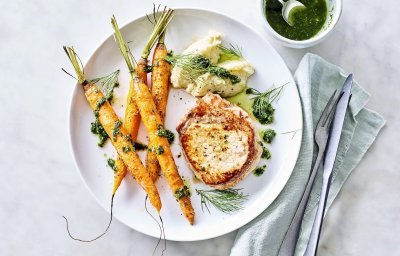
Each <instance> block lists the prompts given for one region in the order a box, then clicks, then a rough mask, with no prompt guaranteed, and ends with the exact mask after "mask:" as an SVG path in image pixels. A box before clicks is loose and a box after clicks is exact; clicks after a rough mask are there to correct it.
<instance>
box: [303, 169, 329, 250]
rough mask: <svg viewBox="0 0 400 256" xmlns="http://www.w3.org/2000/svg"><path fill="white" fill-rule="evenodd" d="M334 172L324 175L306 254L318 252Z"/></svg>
mask: <svg viewBox="0 0 400 256" xmlns="http://www.w3.org/2000/svg"><path fill="white" fill-rule="evenodd" d="M331 180H332V173H330V174H329V175H324V176H323V179H322V190H321V197H320V199H319V203H318V210H317V215H316V216H315V220H314V224H313V226H312V229H311V234H310V240H308V244H307V249H306V252H305V253H304V256H314V255H316V254H317V249H318V243H319V237H320V235H321V228H322V222H323V219H324V214H325V207H326V201H327V199H328V194H329V188H330V187H331Z"/></svg>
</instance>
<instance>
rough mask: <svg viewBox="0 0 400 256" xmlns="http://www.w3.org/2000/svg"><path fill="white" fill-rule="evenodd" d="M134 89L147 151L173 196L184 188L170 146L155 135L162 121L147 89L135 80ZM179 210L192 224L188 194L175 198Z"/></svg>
mask: <svg viewBox="0 0 400 256" xmlns="http://www.w3.org/2000/svg"><path fill="white" fill-rule="evenodd" d="M133 85H134V86H133V87H134V89H135V93H134V95H135V101H136V102H137V106H138V109H139V111H140V114H141V116H142V117H143V124H144V126H145V127H146V130H147V133H148V135H149V141H150V143H149V150H151V151H153V152H154V153H155V154H156V156H157V160H158V162H159V164H160V167H161V170H162V171H163V173H164V176H165V178H166V180H167V182H168V185H169V187H170V188H171V190H172V192H173V193H174V195H175V196H177V195H178V192H179V191H180V190H182V189H183V188H184V183H183V180H182V178H181V176H180V175H179V172H178V168H177V167H176V164H175V161H174V158H173V155H172V152H171V149H170V145H169V143H168V140H167V139H166V138H165V137H161V136H158V135H157V129H158V127H159V125H162V120H161V117H160V115H159V114H158V112H157V109H156V105H155V103H154V100H153V97H152V95H151V93H150V91H149V89H148V87H147V86H146V85H145V84H144V83H142V82H141V80H140V79H138V78H136V79H134V82H133ZM177 199H178V202H179V205H180V207H181V210H182V212H183V214H184V215H185V217H186V218H187V219H188V221H189V223H190V224H193V222H194V215H195V214H194V209H193V207H192V204H191V201H190V197H189V195H188V194H185V195H183V196H179V197H177Z"/></svg>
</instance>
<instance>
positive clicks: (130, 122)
mask: <svg viewBox="0 0 400 256" xmlns="http://www.w3.org/2000/svg"><path fill="white" fill-rule="evenodd" d="M146 68H147V58H140V60H139V61H138V63H137V66H136V73H137V75H138V77H140V79H142V81H143V82H144V83H145V84H146V83H147V72H146ZM126 106H127V107H126V109H125V122H124V124H123V127H124V128H125V130H126V131H127V132H128V133H129V134H130V135H131V137H132V139H133V140H134V141H136V139H137V134H138V130H139V125H140V114H139V111H138V109H137V106H136V103H135V100H134V98H133V84H132V80H131V82H130V86H129V93H128V97H127V102H126ZM115 166H116V172H115V175H114V186H113V191H112V194H113V195H114V194H115V192H116V191H117V189H118V187H119V186H120V184H121V182H122V180H123V179H124V177H125V175H126V173H127V168H126V166H125V165H124V163H123V161H122V160H121V158H120V157H119V156H117V160H116V161H115ZM131 174H132V175H133V173H132V172H131Z"/></svg>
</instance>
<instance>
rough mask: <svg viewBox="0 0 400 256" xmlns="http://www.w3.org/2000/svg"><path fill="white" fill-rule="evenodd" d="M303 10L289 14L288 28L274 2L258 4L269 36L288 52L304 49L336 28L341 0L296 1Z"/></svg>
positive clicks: (278, 6)
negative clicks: (286, 48)
mask: <svg viewBox="0 0 400 256" xmlns="http://www.w3.org/2000/svg"><path fill="white" fill-rule="evenodd" d="M298 1H299V2H301V3H302V4H303V5H304V6H305V8H296V9H294V10H293V11H292V12H291V14H290V20H291V23H292V25H289V24H287V23H286V21H285V20H284V19H283V17H282V5H281V4H280V3H279V1H278V0H260V2H261V10H262V15H263V19H264V23H265V25H266V28H267V31H268V32H269V34H270V35H271V36H272V37H273V38H275V39H276V40H277V41H278V42H279V43H281V44H282V45H284V46H288V47H291V48H306V47H311V46H313V45H316V44H318V43H319V42H321V41H322V40H324V39H325V38H326V37H327V36H328V35H329V34H330V33H331V32H332V30H333V28H334V27H335V26H336V24H337V22H338V21H339V18H340V15H341V12H342V0H298Z"/></svg>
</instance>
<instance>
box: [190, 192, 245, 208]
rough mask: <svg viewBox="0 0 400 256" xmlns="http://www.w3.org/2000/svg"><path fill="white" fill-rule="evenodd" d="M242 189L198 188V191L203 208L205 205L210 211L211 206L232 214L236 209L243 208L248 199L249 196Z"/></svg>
mask: <svg viewBox="0 0 400 256" xmlns="http://www.w3.org/2000/svg"><path fill="white" fill-rule="evenodd" d="M241 190H242V189H233V188H230V189H227V190H219V189H215V190H201V189H196V193H197V194H198V195H199V196H200V200H201V209H202V210H203V211H204V208H203V206H204V207H205V208H206V209H207V211H208V212H210V208H209V207H210V206H211V205H212V206H214V207H215V208H216V209H218V210H220V211H221V212H223V213H226V214H231V213H232V212H234V211H237V210H241V209H243V203H244V202H245V201H246V200H247V196H248V195H245V194H243V192H240V191H241Z"/></svg>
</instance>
